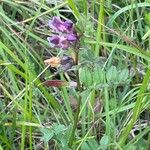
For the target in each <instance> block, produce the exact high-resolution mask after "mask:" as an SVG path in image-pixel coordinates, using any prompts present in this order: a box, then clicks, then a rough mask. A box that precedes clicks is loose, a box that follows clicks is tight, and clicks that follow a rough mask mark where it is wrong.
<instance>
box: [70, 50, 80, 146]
mask: <svg viewBox="0 0 150 150" xmlns="http://www.w3.org/2000/svg"><path fill="white" fill-rule="evenodd" d="M78 58H79V52H78V51H76V55H75V65H78ZM76 81H77V89H78V91H79V92H81V91H82V88H81V84H80V77H79V70H77V71H76ZM80 105H81V95H80V93H79V97H78V108H77V111H76V114H75V117H74V125H73V129H72V132H71V136H70V140H69V144H68V146H69V147H71V146H72V144H73V141H74V138H75V131H76V128H77V125H78V121H79V113H80Z"/></svg>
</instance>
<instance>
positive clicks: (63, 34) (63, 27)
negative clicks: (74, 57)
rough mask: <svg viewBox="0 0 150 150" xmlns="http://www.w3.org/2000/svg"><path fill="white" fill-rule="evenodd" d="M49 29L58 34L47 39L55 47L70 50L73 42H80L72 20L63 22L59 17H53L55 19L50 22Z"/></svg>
mask: <svg viewBox="0 0 150 150" xmlns="http://www.w3.org/2000/svg"><path fill="white" fill-rule="evenodd" d="M49 27H50V28H51V29H52V30H53V31H54V32H55V33H56V35H52V36H50V37H48V38H47V39H48V41H49V42H50V43H51V44H53V46H54V47H57V48H62V49H64V50H65V49H68V48H69V46H70V45H71V44H72V43H73V42H75V41H77V40H78V36H77V33H76V31H75V29H74V27H73V23H72V21H70V20H67V21H62V20H61V19H60V18H59V17H53V19H52V20H50V21H49Z"/></svg>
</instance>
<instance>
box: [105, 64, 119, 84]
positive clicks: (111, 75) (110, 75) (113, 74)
mask: <svg viewBox="0 0 150 150" xmlns="http://www.w3.org/2000/svg"><path fill="white" fill-rule="evenodd" d="M117 73H118V72H117V69H116V67H115V66H111V67H110V68H109V70H108V72H107V74H106V78H107V81H108V82H112V81H116V79H117Z"/></svg>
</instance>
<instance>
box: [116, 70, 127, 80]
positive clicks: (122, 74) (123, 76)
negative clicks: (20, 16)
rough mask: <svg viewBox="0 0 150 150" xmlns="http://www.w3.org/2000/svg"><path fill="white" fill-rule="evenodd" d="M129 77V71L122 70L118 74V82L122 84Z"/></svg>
mask: <svg viewBox="0 0 150 150" xmlns="http://www.w3.org/2000/svg"><path fill="white" fill-rule="evenodd" d="M128 76H129V70H128V69H123V70H122V71H121V72H120V73H119V74H118V82H123V81H126V80H127V79H128Z"/></svg>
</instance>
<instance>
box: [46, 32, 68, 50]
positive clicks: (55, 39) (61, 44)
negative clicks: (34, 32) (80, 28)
mask: <svg viewBox="0 0 150 150" xmlns="http://www.w3.org/2000/svg"><path fill="white" fill-rule="evenodd" d="M47 40H48V41H49V42H50V43H51V44H52V46H54V47H57V48H62V49H64V50H65V49H68V48H69V41H68V40H67V38H66V37H65V36H63V35H61V36H60V35H53V36H51V37H48V38H47Z"/></svg>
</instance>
